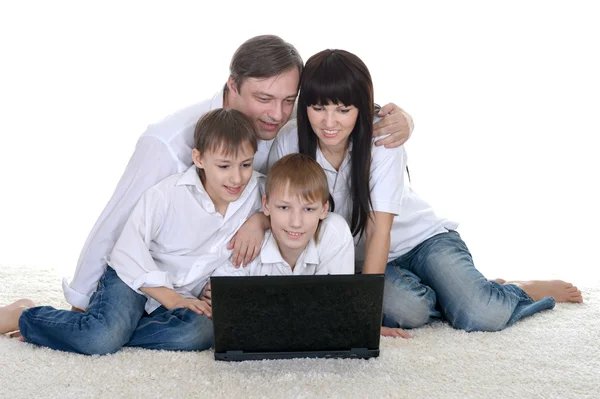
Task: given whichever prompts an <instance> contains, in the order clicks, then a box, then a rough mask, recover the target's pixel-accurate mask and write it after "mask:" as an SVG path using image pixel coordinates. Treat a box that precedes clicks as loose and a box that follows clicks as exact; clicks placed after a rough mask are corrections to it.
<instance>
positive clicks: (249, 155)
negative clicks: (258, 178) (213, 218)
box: [192, 143, 254, 208]
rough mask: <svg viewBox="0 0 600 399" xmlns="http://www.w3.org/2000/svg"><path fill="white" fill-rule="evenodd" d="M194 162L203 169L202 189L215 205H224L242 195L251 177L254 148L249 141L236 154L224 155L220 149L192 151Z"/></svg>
mask: <svg viewBox="0 0 600 399" xmlns="http://www.w3.org/2000/svg"><path fill="white" fill-rule="evenodd" d="M192 158H193V160H194V164H195V165H196V166H197V167H198V168H200V169H204V175H205V181H204V189H205V190H206V192H207V193H208V195H209V196H210V198H211V199H212V200H213V202H214V204H215V206H216V207H217V208H219V207H220V206H224V205H225V206H226V205H228V204H229V203H230V202H233V201H236V200H237V199H238V198H240V196H241V195H242V192H243V191H244V188H246V185H247V184H248V182H249V181H250V177H252V162H253V161H254V150H253V149H252V146H251V145H250V143H244V145H243V146H242V147H241V148H240V149H239V150H238V152H237V154H236V155H226V154H225V153H223V152H220V151H205V152H204V153H200V151H198V150H197V149H195V148H194V150H193V151H192Z"/></svg>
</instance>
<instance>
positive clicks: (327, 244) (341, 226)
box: [213, 212, 354, 276]
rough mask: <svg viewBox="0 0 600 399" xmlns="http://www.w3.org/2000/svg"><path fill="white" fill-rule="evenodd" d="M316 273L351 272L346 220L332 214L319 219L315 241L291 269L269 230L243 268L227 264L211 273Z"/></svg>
mask: <svg viewBox="0 0 600 399" xmlns="http://www.w3.org/2000/svg"><path fill="white" fill-rule="evenodd" d="M316 274H354V240H353V238H352V234H351V233H350V229H349V228H348V223H346V221H345V220H344V218H342V217H341V216H339V215H336V214H335V213H331V212H330V213H328V214H327V216H326V217H325V219H323V220H322V221H321V227H320V229H319V237H318V240H316V241H315V239H314V237H313V238H311V239H310V241H309V242H308V244H307V246H306V248H305V249H304V251H303V252H302V254H301V255H300V256H299V257H298V260H297V261H296V265H295V267H294V270H293V271H292V268H291V267H290V265H289V264H288V263H287V262H286V261H285V260H284V259H283V257H282V256H281V252H280V251H279V246H278V245H277V241H276V240H275V236H274V235H273V233H272V232H271V230H267V231H266V232H265V237H264V239H263V243H262V248H261V251H260V254H259V255H258V256H257V257H256V259H255V260H254V261H252V262H250V263H249V264H248V265H247V266H246V267H240V268H235V267H234V266H233V264H232V263H231V260H230V259H228V261H227V263H225V264H223V265H221V267H219V268H218V269H216V270H215V272H214V273H213V276H265V275H270V276H292V275H294V276H299V275H316Z"/></svg>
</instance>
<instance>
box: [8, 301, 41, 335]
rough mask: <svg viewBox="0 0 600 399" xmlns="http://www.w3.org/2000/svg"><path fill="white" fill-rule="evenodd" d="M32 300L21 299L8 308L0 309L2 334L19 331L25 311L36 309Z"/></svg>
mask: <svg viewBox="0 0 600 399" xmlns="http://www.w3.org/2000/svg"><path fill="white" fill-rule="evenodd" d="M34 306H35V304H34V303H33V301H32V300H30V299H19V300H18V301H16V302H13V303H11V304H10V305H8V306H4V307H2V308H0V334H6V333H8V332H11V331H17V330H18V329H19V317H21V313H23V312H24V311H25V310H27V309H29V308H32V307H34Z"/></svg>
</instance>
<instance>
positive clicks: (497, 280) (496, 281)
mask: <svg viewBox="0 0 600 399" xmlns="http://www.w3.org/2000/svg"><path fill="white" fill-rule="evenodd" d="M490 281H493V282H495V283H498V284H506V280H504V279H503V278H495V279H493V280H490Z"/></svg>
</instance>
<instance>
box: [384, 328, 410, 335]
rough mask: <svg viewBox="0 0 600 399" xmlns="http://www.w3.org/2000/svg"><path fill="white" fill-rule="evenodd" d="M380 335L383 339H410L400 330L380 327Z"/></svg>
mask: <svg viewBox="0 0 600 399" xmlns="http://www.w3.org/2000/svg"><path fill="white" fill-rule="evenodd" d="M381 335H382V336H384V337H395V338H412V336H411V335H410V334H409V333H407V332H406V331H404V330H403V329H401V328H390V327H381Z"/></svg>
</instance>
